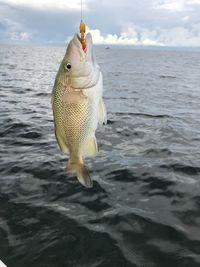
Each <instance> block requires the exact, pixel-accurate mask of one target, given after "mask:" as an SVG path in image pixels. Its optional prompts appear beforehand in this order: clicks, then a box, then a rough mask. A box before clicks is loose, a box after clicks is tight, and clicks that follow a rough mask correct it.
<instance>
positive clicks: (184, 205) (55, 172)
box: [0, 46, 200, 267]
mask: <svg viewBox="0 0 200 267" xmlns="http://www.w3.org/2000/svg"><path fill="white" fill-rule="evenodd" d="M64 50H65V49H64V48H50V47H22V46H0V259H1V260H2V261H4V262H5V263H6V264H7V265H8V266H9V267H27V266H28V267H36V266H37V267H136V266H137V267H197V266H200V72H199V70H200V53H198V52H184V51H151V50H131V49H130V50H129V49H110V50H106V49H103V48H97V49H96V54H97V60H98V62H99V63H100V65H101V68H102V71H103V74H104V88H105V94H104V95H105V103H106V106H107V111H108V125H107V126H106V127H104V128H101V129H100V130H99V131H98V133H97V141H98V144H99V150H100V152H99V154H98V155H97V156H96V157H95V158H93V159H89V160H87V166H88V167H89V169H90V173H91V176H92V177H93V179H94V187H93V188H92V189H90V190H88V189H85V188H84V187H82V186H81V185H80V184H79V183H78V182H77V180H76V179H75V178H69V177H67V175H66V172H65V166H66V156H65V155H62V154H61V153H60V151H59V149H58V147H57V144H56V141H55V137H54V131H53V117H52V111H51V104H50V95H51V90H52V87H53V83H54V78H55V74H56V72H57V70H58V66H59V62H60V60H61V59H62V58H63V55H64Z"/></svg>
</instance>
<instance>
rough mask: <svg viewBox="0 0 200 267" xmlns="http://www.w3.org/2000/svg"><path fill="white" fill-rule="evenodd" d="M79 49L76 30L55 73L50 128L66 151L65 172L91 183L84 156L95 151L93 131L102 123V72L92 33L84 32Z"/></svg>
mask: <svg viewBox="0 0 200 267" xmlns="http://www.w3.org/2000/svg"><path fill="white" fill-rule="evenodd" d="M85 41H86V50H85V51H83V49H82V45H81V41H80V38H79V36H78V34H76V35H75V36H74V38H73V39H72V40H71V41H70V43H69V45H68V47H67V50H66V54H65V56H64V59H63V60H62V62H61V64H60V68H59V70H58V73H57V75H56V79H55V83H54V88H53V92H52V109H53V115H54V128H55V136H56V139H57V143H58V145H59V147H60V150H61V151H62V152H64V153H66V154H69V161H68V164H67V172H68V173H75V174H76V176H77V178H78V180H79V181H80V183H81V184H83V185H84V186H86V187H92V179H91V178H90V175H89V173H88V171H87V168H86V167H85V165H84V158H85V157H87V156H94V155H95V154H96V153H97V151H98V148H97V141H96V137H95V131H96V129H97V127H98V124H99V125H103V124H106V109H105V105H104V102H103V99H102V94H103V83H102V73H101V71H100V68H99V65H98V64H97V63H96V61H95V58H94V54H93V45H92V37H91V35H90V34H87V36H86V39H85Z"/></svg>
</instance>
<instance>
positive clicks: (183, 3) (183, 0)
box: [154, 0, 200, 12]
mask: <svg viewBox="0 0 200 267" xmlns="http://www.w3.org/2000/svg"><path fill="white" fill-rule="evenodd" d="M198 5H199V6H200V0H164V1H162V2H158V1H155V2H154V7H155V8H157V9H166V10H168V11H171V12H184V11H186V10H192V7H194V6H198Z"/></svg>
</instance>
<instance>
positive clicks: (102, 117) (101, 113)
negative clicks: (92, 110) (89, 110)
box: [98, 98, 107, 126]
mask: <svg viewBox="0 0 200 267" xmlns="http://www.w3.org/2000/svg"><path fill="white" fill-rule="evenodd" d="M98 122H99V124H100V125H101V126H102V125H105V124H106V123H107V115H106V107H105V105H104V102H103V99H102V98H101V100H100V101H99V107H98Z"/></svg>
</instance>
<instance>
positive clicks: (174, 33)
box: [0, 0, 200, 46]
mask: <svg viewBox="0 0 200 267" xmlns="http://www.w3.org/2000/svg"><path fill="white" fill-rule="evenodd" d="M83 3H84V12H83V15H84V20H85V22H86V23H87V25H89V27H90V31H91V32H92V35H93V39H94V43H96V44H105V45H110V44H113V45H160V46H161V45H162V46H163V45H166V46H175V45H177V46H189V45H190V46H200V42H199V35H200V30H199V26H200V0H152V1H149V0H134V1H130V0H123V1H121V0H110V1H107V0H101V1H98V0H83ZM79 22H80V0H56V1H55V0H0V41H2V40H3V41H4V42H5V41H7V42H10V41H11V42H15V41H20V42H24V41H26V42H28V41H29V42H33V43H34V42H35V43H60V44H64V43H65V40H66V39H68V37H69V36H72V35H73V34H74V33H76V32H78V31H79Z"/></svg>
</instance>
